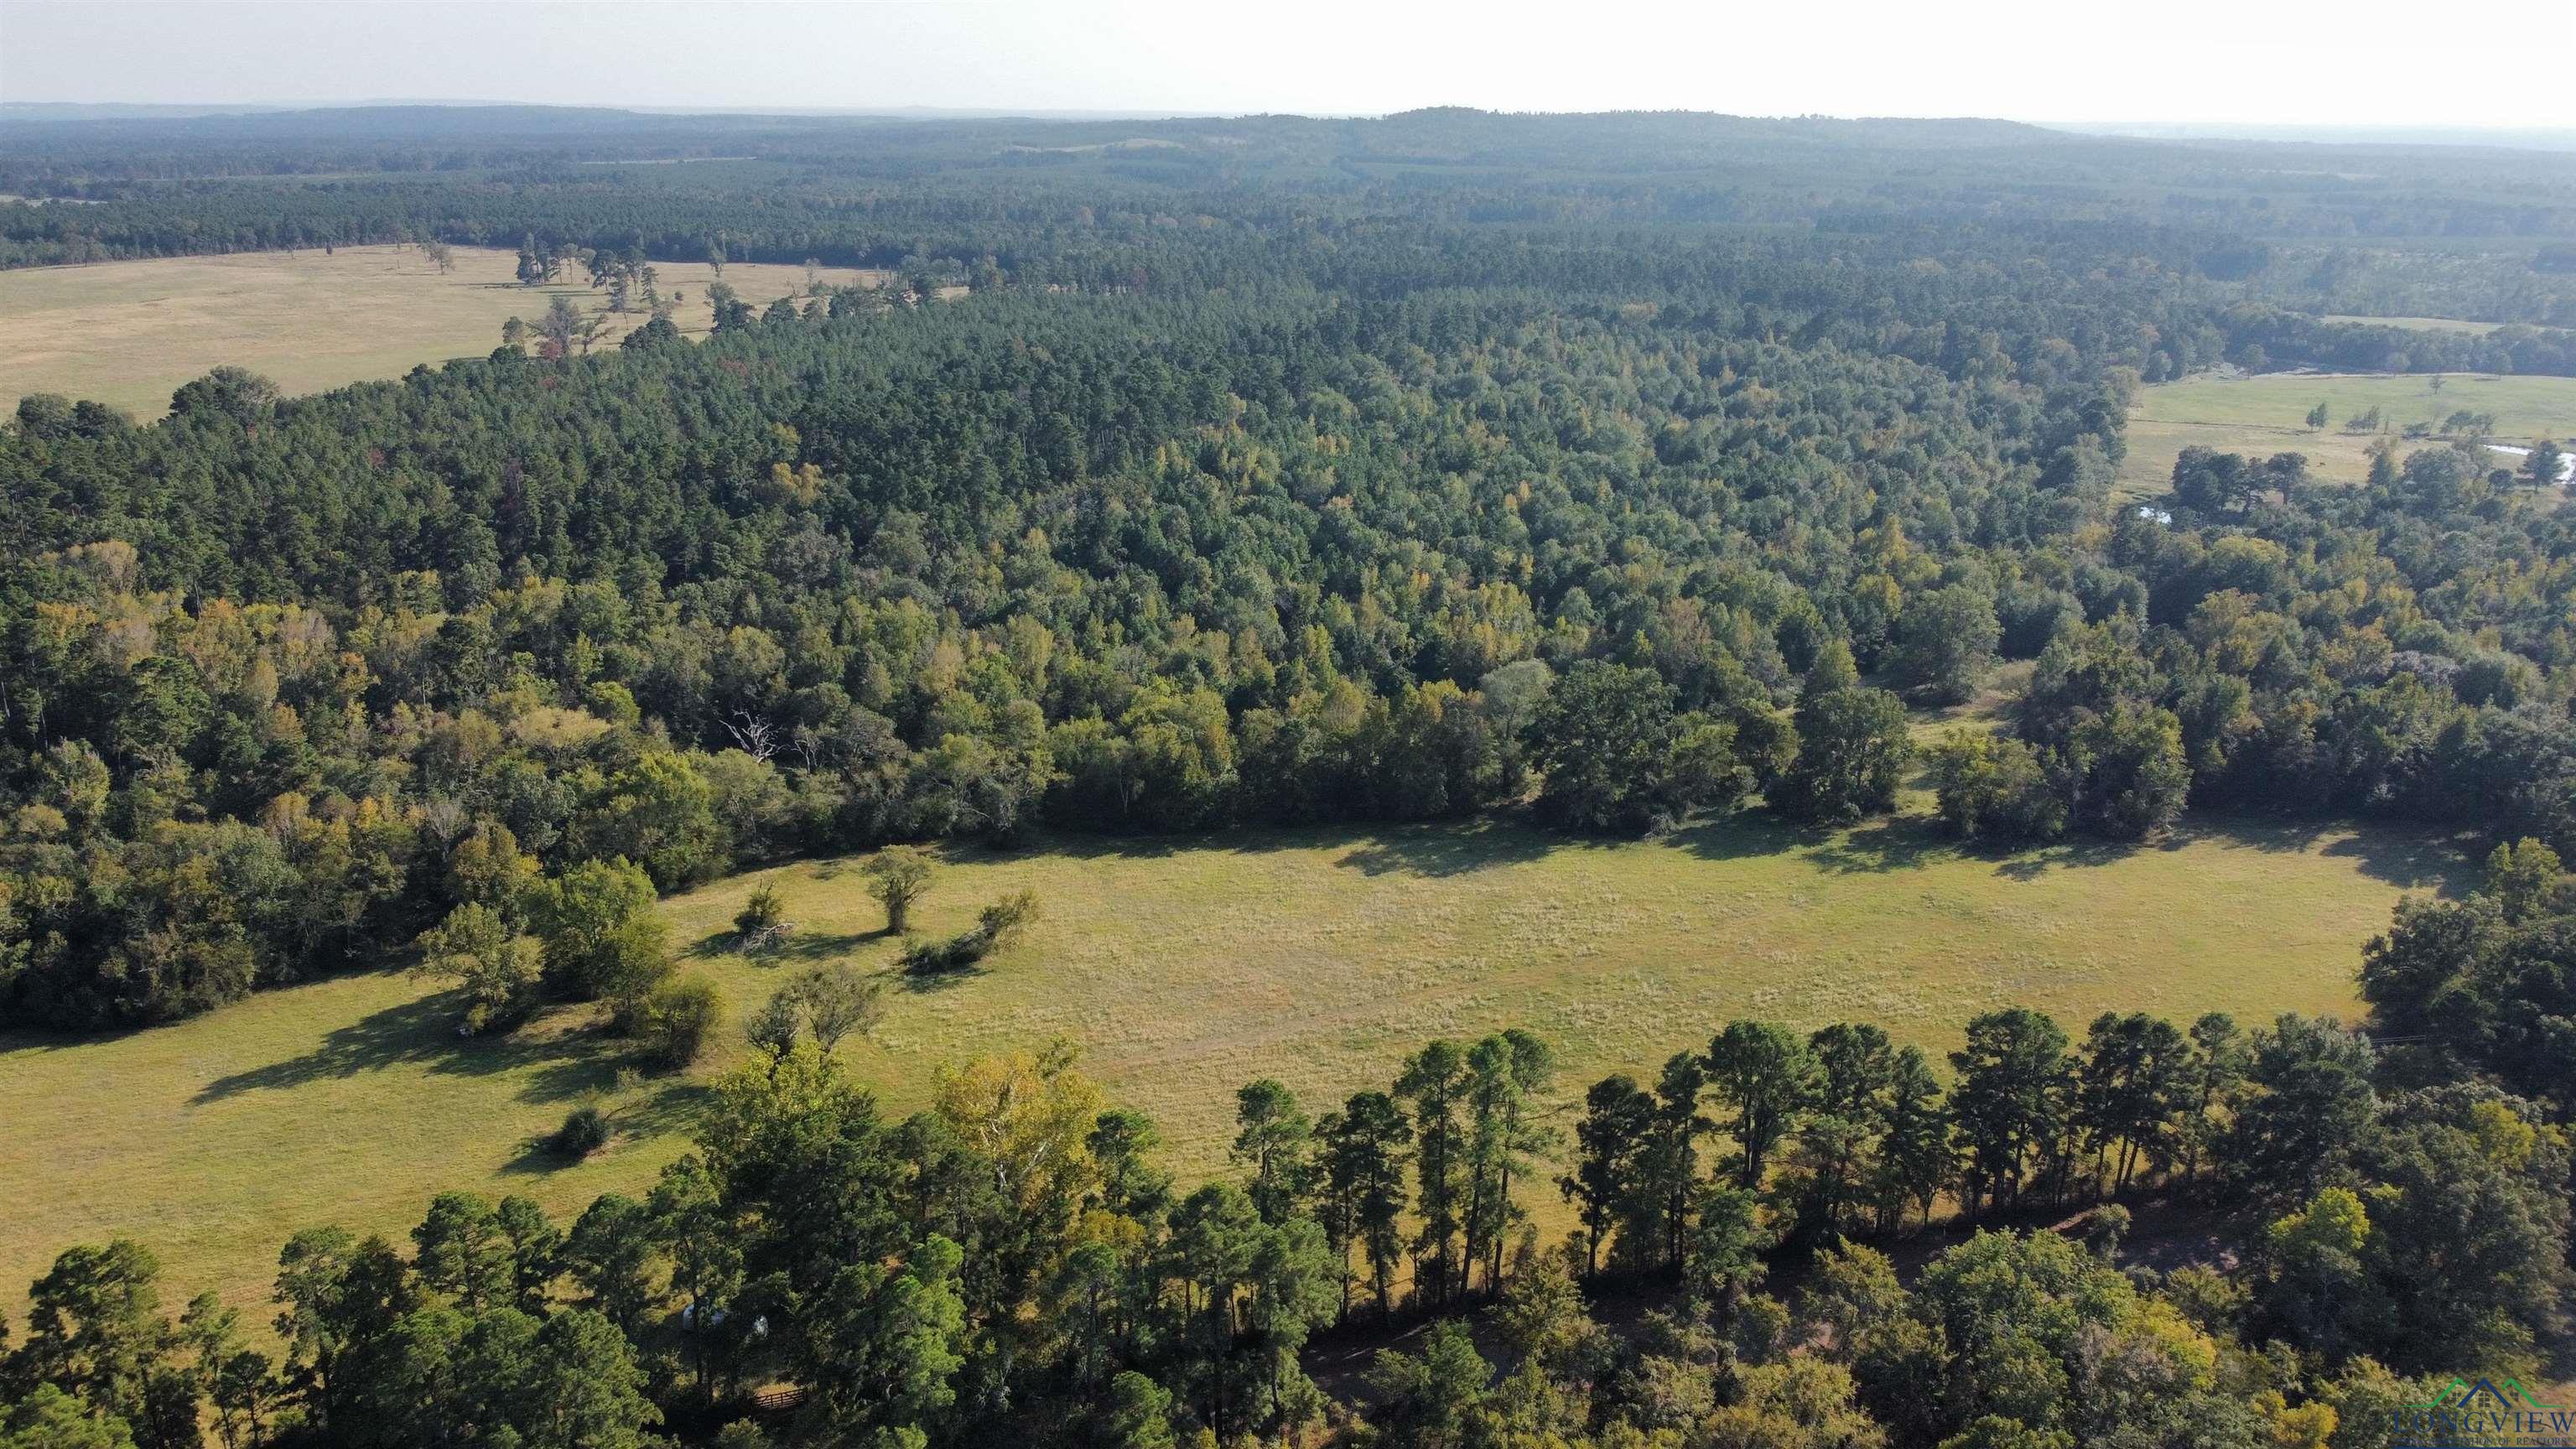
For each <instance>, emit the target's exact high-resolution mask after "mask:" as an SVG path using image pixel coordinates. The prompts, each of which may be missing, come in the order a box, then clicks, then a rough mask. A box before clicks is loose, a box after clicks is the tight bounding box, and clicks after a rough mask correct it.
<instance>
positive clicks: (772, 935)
mask: <svg viewBox="0 0 2576 1449" xmlns="http://www.w3.org/2000/svg"><path fill="white" fill-rule="evenodd" d="M733 929H734V934H735V935H737V936H738V937H740V938H741V942H742V949H743V950H744V951H745V952H747V953H757V952H761V951H766V950H770V949H772V948H774V947H776V946H777V945H778V944H779V943H781V942H783V941H785V940H786V939H787V937H788V936H789V935H790V934H792V933H793V932H794V931H795V929H796V923H795V922H793V921H791V920H789V919H787V903H786V902H785V901H783V900H781V899H779V896H778V892H776V891H774V890H771V889H770V888H769V887H767V886H762V887H761V888H760V889H758V890H756V891H753V892H752V893H751V899H750V900H748V901H745V902H744V903H743V907H742V909H741V910H739V911H736V912H734V917H733Z"/></svg>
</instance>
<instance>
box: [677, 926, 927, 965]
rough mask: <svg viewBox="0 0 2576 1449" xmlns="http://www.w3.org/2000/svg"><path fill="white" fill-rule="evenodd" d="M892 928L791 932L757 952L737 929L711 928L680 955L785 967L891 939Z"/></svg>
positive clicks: (834, 956)
mask: <svg viewBox="0 0 2576 1449" xmlns="http://www.w3.org/2000/svg"><path fill="white" fill-rule="evenodd" d="M893 936H894V933H893V932H892V931H889V930H887V929H885V928H884V927H883V926H879V927H878V928H877V929H875V930H873V931H791V932H789V933H788V935H787V937H786V939H784V940H781V941H778V942H775V943H773V944H771V945H768V946H765V947H762V948H761V949H760V950H758V951H746V950H744V949H742V933H741V932H739V931H713V932H710V933H708V934H707V935H705V936H702V937H700V938H699V939H697V940H695V941H692V942H690V943H689V946H688V948H687V949H686V950H684V951H682V952H681V953H680V954H681V955H683V956H686V957H688V958H690V959H692V960H704V959H707V958H710V957H716V956H739V957H741V958H742V959H743V960H745V961H748V962H750V963H751V964H753V965H755V966H785V965H791V964H794V963H798V962H807V961H833V960H838V959H839V958H841V957H843V956H847V955H849V954H850V953H851V952H853V951H856V950H858V949H859V948H860V947H862V946H868V945H873V944H875V943H876V942H879V941H885V940H890V939H892V938H893Z"/></svg>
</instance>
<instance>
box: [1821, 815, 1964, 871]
mask: <svg viewBox="0 0 2576 1449" xmlns="http://www.w3.org/2000/svg"><path fill="white" fill-rule="evenodd" d="M1957 850H1958V843H1957V842H1956V841H1954V840H1952V839H1950V838H1949V836H1948V835H1946V834H1944V833H1943V832H1942V829H1941V825H1940V822H1939V821H1936V820H1933V819H1930V818H1928V817H1926V816H1921V815H1890V816H1881V817H1879V818H1878V819H1876V820H1872V821H1869V822H1867V823H1865V824H1861V825H1855V826H1853V827H1852V828H1851V829H1849V830H1846V831H1843V832H1842V833H1841V834H1839V835H1835V836H1832V837H1830V838H1829V839H1827V840H1826V841H1825V842H1824V843H1823V844H1822V845H1819V846H1817V847H1816V849H1815V852H1814V853H1813V855H1812V856H1811V857H1810V859H1812V860H1814V861H1815V862H1816V865H1817V866H1818V868H1820V869H1822V870H1824V871H1826V872H1828V873H1830V874H1833V875H1884V874H1887V873H1888V872H1891V871H1899V870H1912V869H1914V868H1915V867H1917V866H1920V865H1921V864H1923V862H1924V861H1925V860H1926V859H1927V858H1929V857H1932V856H1936V855H1952V854H1955V853H1956V852H1957Z"/></svg>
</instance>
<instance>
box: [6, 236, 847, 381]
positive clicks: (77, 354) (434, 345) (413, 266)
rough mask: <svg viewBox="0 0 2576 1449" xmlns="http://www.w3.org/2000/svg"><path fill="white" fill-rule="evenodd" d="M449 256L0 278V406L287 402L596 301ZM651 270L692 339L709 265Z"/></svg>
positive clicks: (832, 276)
mask: <svg viewBox="0 0 2576 1449" xmlns="http://www.w3.org/2000/svg"><path fill="white" fill-rule="evenodd" d="M453 257H454V261H455V270H454V271H452V272H447V273H441V272H440V271H439V270H438V268H437V267H436V266H435V265H434V264H432V263H431V261H430V260H429V258H428V257H426V256H424V255H422V254H421V253H420V252H419V251H417V250H415V249H413V248H411V247H398V246H375V247H344V248H341V249H340V250H339V251H337V252H335V253H331V254H328V255H326V254H324V253H322V252H320V251H300V252H296V253H293V254H291V255H290V254H288V253H285V252H250V253H242V254H238V255H233V256H220V257H170V258H160V259H155V260H150V261H135V262H98V263H94V264H91V265H89V266H79V267H39V268H34V269H30V270H22V271H9V272H0V407H14V406H15V405H16V403H17V400H18V399H19V398H20V397H22V396H24V395H25V394H27V393H31V392H55V393H62V394H64V395H66V396H69V397H74V398H94V399H96V400H98V401H101V402H108V403H114V404H116V405H117V406H119V407H122V408H127V409H130V410H132V411H133V412H134V413H135V415H136V416H138V417H142V418H147V419H148V418H155V417H159V416H160V415H161V414H162V413H164V412H166V411H168V410H169V406H170V394H171V393H172V392H173V391H174V390H176V389H177V388H178V386H179V385H180V384H181V383H184V382H187V381H189V380H190V379H192V378H195V377H199V376H202V375H203V374H204V373H205V372H206V371H207V369H209V368H212V367H216V366H219V365H221V364H225V363H232V364H235V365H238V366H241V367H247V368H250V369H251V370H252V371H254V372H262V373H266V374H267V375H268V376H270V377H272V378H275V379H276V380H277V382H278V383H279V385H280V386H281V387H283V388H284V389H285V390H286V391H287V392H288V393H290V394H295V393H309V392H319V391H322V390H324V389H327V388H334V387H339V386H341V385H343V384H346V383H352V382H363V381H366V380H369V379H373V378H388V377H400V376H402V375H403V374H404V373H406V372H409V371H410V370H411V369H412V368H413V367H414V366H415V365H417V364H419V363H423V362H430V363H436V362H443V361H446V360H448V359H450V358H456V357H480V356H483V355H484V354H487V353H489V352H490V351H491V350H492V349H493V348H495V347H497V346H499V345H500V343H501V324H502V323H503V322H505V321H507V320H508V319H509V318H511V317H513V316H517V317H524V318H526V319H527V320H528V321H530V322H534V321H535V320H536V319H537V318H538V317H540V316H542V315H544V313H545V310H546V305H547V299H548V297H549V296H551V295H553V294H556V293H561V294H563V295H565V296H568V297H571V298H572V299H574V300H575V301H576V302H579V303H581V304H582V305H583V306H584V307H585V309H587V310H591V311H597V310H600V309H602V308H604V307H605V306H606V305H607V294H606V293H605V292H593V291H590V290H588V289H586V288H584V287H582V286H580V285H578V282H579V280H580V278H579V277H578V275H576V277H575V283H576V284H575V285H571V286H554V287H523V286H520V285H519V284H518V283H517V282H516V281H515V280H513V273H514V271H515V269H516V267H517V265H518V256H517V254H516V253H515V252H508V251H499V250H494V249H491V248H486V247H457V248H455V249H454V251H453ZM655 270H656V271H657V272H658V273H659V276H660V282H659V285H660V287H661V289H662V291H663V292H664V293H666V294H668V293H673V292H678V293H685V294H686V295H687V299H688V300H687V302H686V304H685V305H684V306H683V307H682V308H681V309H680V312H679V313H678V315H677V316H676V317H674V318H673V319H672V320H673V321H675V322H677V323H678V324H679V325H680V327H681V330H683V331H685V332H688V333H691V334H697V333H702V332H704V331H706V330H707V328H708V326H709V324H710V322H711V321H712V315H711V313H710V310H709V308H708V305H707V300H706V289H707V283H708V282H710V281H712V280H714V278H715V273H714V271H713V270H712V269H711V268H709V267H707V266H705V265H704V264H702V263H701V264H688V263H677V262H673V263H656V264H655ZM822 275H823V277H824V279H825V280H827V281H831V282H835V283H839V284H844V285H846V284H849V283H852V282H858V281H880V280H882V278H881V276H880V275H879V274H877V273H871V272H859V271H854V270H851V269H848V268H831V267H827V268H824V269H823V272H822ZM724 279H725V280H726V281H727V282H729V283H731V284H732V286H733V288H734V290H735V291H737V292H740V293H741V294H742V296H743V297H744V299H745V300H747V301H752V302H756V303H767V302H769V301H771V300H774V299H776V298H778V297H781V296H784V295H787V294H788V293H790V292H798V293H801V292H802V291H803V290H804V288H805V284H806V276H805V269H804V268H802V267H795V266H770V265H755V264H751V263H736V264H734V265H732V266H728V267H726V268H725V275H724ZM646 320H647V319H646V316H645V314H643V313H642V312H636V313H632V314H629V315H627V316H623V317H612V318H610V319H609V325H608V332H607V334H606V335H607V336H608V337H610V338H622V337H624V336H625V335H626V334H627V333H628V332H631V331H633V330H634V329H635V328H637V327H640V326H642V325H644V322H645V321H646Z"/></svg>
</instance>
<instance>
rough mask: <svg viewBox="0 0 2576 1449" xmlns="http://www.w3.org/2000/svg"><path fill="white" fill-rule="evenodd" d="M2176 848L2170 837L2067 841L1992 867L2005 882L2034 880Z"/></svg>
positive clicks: (2033, 849) (2023, 852) (2038, 847)
mask: <svg viewBox="0 0 2576 1449" xmlns="http://www.w3.org/2000/svg"><path fill="white" fill-rule="evenodd" d="M2159 847H2161V848H2163V849H2168V850H2170V849H2174V848H2176V847H2175V846H2174V844H2173V843H2172V837H2167V839H2166V840H2165V841H2161V842H2159V841H2149V842H2145V843H2141V842H2138V841H2134V840H2084V839H2078V838H2071V837H2070V838H2069V839H2066V840H2062V841H2059V842H2057V843H2056V844H2054V845H2034V846H2028V847H2025V848H2023V849H2020V850H2016V851H2014V852H2012V853H2011V854H2010V855H2009V856H2006V857H2004V858H2003V860H2002V861H2001V863H1999V864H1998V865H1996V866H1995V874H1997V875H1999V876H2002V877H2003V878H2004V879H2006V880H2037V879H2039V878H2040V877H2041V876H2044V875H2046V874H2048V873H2049V872H2050V871H2052V870H2081V869H2086V868H2089V867H2092V866H2102V865H2117V864H2119V863H2120V862H2121V861H2124V860H2126V859H2128V858H2129V857H2130V856H2132V855H2135V854H2137V853H2138V852H2139V851H2141V850H2154V849H2158V848H2159Z"/></svg>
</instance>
